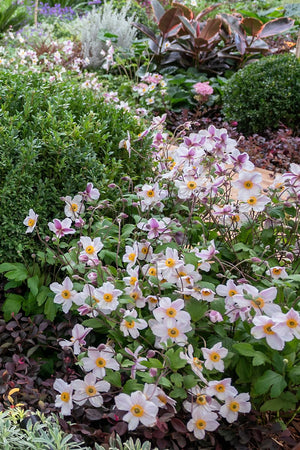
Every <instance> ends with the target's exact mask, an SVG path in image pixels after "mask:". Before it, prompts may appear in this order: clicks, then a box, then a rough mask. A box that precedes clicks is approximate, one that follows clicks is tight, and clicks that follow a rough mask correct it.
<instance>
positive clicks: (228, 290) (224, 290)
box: [216, 280, 243, 299]
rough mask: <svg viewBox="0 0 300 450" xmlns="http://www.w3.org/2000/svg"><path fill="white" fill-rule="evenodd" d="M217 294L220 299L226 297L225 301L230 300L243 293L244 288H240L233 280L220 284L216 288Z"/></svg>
mask: <svg viewBox="0 0 300 450" xmlns="http://www.w3.org/2000/svg"><path fill="white" fill-rule="evenodd" d="M216 293H217V294H218V295H220V297H225V299H228V298H229V299H230V298H232V297H233V296H234V295H236V294H242V293H243V287H242V286H238V285H236V284H235V283H234V281H233V280H227V282H226V284H225V285H224V284H219V285H218V286H217V287H216Z"/></svg>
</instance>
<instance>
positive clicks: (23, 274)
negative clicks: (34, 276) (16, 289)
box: [5, 264, 28, 281]
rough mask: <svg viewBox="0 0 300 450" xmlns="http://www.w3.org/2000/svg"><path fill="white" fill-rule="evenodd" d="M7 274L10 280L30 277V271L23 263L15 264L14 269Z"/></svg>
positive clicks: (21, 279)
mask: <svg viewBox="0 0 300 450" xmlns="http://www.w3.org/2000/svg"><path fill="white" fill-rule="evenodd" d="M5 276H6V278H7V279H8V280H15V281H23V280H26V278H27V277H28V272H27V269H26V267H25V266H24V265H23V264H20V265H18V266H17V265H15V268H14V269H13V270H10V271H9V272H6V274H5Z"/></svg>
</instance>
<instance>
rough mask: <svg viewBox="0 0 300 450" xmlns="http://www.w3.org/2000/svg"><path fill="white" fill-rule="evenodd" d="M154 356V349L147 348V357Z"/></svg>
mask: <svg viewBox="0 0 300 450" xmlns="http://www.w3.org/2000/svg"><path fill="white" fill-rule="evenodd" d="M154 356H155V351H154V350H149V351H148V353H147V358H154Z"/></svg>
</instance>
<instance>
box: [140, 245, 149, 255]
mask: <svg viewBox="0 0 300 450" xmlns="http://www.w3.org/2000/svg"><path fill="white" fill-rule="evenodd" d="M141 252H142V253H143V255H147V253H148V247H143V248H142V250H141Z"/></svg>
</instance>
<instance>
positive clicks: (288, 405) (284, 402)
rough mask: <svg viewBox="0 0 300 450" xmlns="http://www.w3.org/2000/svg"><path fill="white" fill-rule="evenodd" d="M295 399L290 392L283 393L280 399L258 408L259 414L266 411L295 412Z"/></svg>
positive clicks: (269, 401)
mask: <svg viewBox="0 0 300 450" xmlns="http://www.w3.org/2000/svg"><path fill="white" fill-rule="evenodd" d="M296 405H297V397H296V395H294V394H292V393H291V392H283V393H282V394H281V395H280V397H278V398H274V399H272V400H268V401H266V402H265V403H264V404H263V405H262V406H261V408H260V410H261V412H266V411H280V410H282V411H291V410H295V409H296Z"/></svg>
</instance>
